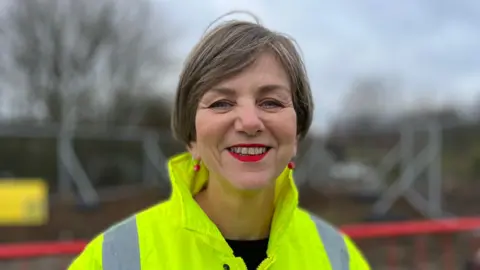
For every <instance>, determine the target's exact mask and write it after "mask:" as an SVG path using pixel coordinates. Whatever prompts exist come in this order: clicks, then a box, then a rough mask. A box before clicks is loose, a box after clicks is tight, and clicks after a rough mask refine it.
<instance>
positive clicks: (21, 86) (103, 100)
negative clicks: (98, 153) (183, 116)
mask: <svg viewBox="0 0 480 270" xmlns="http://www.w3.org/2000/svg"><path fill="white" fill-rule="evenodd" d="M153 10H155V9H154V8H153V6H152V3H151V2H150V1H148V0H135V1H129V0H81V1H78V0H16V1H12V5H11V6H10V8H9V9H8V10H7V13H6V14H5V16H4V18H3V22H2V24H1V25H0V35H1V37H0V40H1V41H0V43H1V44H0V50H1V51H2V54H1V55H2V57H3V58H5V61H2V63H1V64H0V65H1V66H0V76H1V77H3V78H2V80H3V82H4V83H3V85H2V86H1V87H2V88H3V89H1V90H0V91H3V92H6V91H10V92H13V93H14V94H15V95H17V96H22V99H23V100H25V98H27V99H28V103H29V104H31V105H32V104H35V106H30V107H29V108H28V109H29V110H30V111H29V114H30V115H32V114H36V115H39V114H40V113H41V111H42V109H43V115H44V118H45V119H47V120H50V121H54V122H60V123H63V124H67V123H69V124H72V123H76V122H78V121H85V120H86V121H89V122H90V121H96V122H98V121H102V120H107V121H113V122H118V120H119V119H122V121H121V122H135V123H137V122H139V121H141V119H142V118H143V117H144V112H145V111H144V109H142V107H143V106H141V101H144V100H151V98H152V97H157V98H159V99H160V97H161V95H159V94H160V93H159V91H158V89H157V87H158V82H159V79H160V78H161V76H162V74H163V73H164V71H165V69H166V68H167V67H168V64H169V58H168V53H167V52H166V47H167V43H168V40H169V38H170V36H169V35H168V31H167V27H166V26H165V23H164V21H163V20H162V18H159V16H153V15H154V14H153V13H152V11H153ZM155 15H158V14H155ZM4 79H5V80H4ZM2 80H0V81H2ZM5 82H6V83H5ZM125 100H127V101H128V102H125ZM31 108H35V110H34V111H32V110H31ZM166 112H168V111H167V110H166ZM120 115H121V117H117V116H120ZM126 115H127V116H128V117H125V116H126Z"/></svg>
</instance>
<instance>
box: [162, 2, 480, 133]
mask: <svg viewBox="0 0 480 270" xmlns="http://www.w3.org/2000/svg"><path fill="white" fill-rule="evenodd" d="M156 1H158V3H159V7H161V8H162V9H164V10H166V11H167V13H168V16H169V18H170V19H171V20H172V21H173V22H174V23H175V24H177V25H181V28H182V31H181V32H182V33H181V38H180V39H179V44H178V46H176V51H175V54H176V56H177V57H178V58H179V59H181V60H182V61H183V60H184V59H185V56H186V54H187V53H188V51H189V50H190V49H191V48H192V46H193V45H194V44H195V42H196V41H198V39H199V38H200V36H201V35H202V33H203V31H204V30H205V28H206V27H207V26H208V24H209V23H210V22H211V21H212V20H214V19H215V18H217V17H218V16H220V15H222V14H224V13H226V12H228V11H231V10H234V9H243V10H249V11H251V12H253V13H255V14H256V15H258V16H259V17H260V18H261V20H262V21H263V23H264V24H265V25H266V26H267V27H270V28H272V29H274V30H277V31H281V32H285V33H287V34H289V35H291V36H293V37H294V38H295V39H296V40H297V41H298V43H299V45H300V47H301V48H302V50H303V54H304V57H305V62H306V65H307V69H308V72H309V76H310V79H311V83H312V86H313V91H314V97H315V102H316V113H315V119H314V122H315V126H316V127H317V128H318V127H322V126H324V124H325V123H326V122H327V121H328V120H329V119H330V118H331V117H332V116H334V115H335V114H337V112H338V111H339V110H340V109H341V100H342V96H344V95H345V93H346V92H347V91H348V90H349V88H351V85H352V82H353V81H354V80H355V79H357V78H359V77H363V76H369V75H372V74H374V75H377V74H378V75H381V76H385V77H389V78H394V79H395V80H399V81H401V82H402V85H403V86H402V92H403V94H404V96H406V97H410V101H404V103H405V106H411V103H412V102H411V100H412V99H413V100H415V99H417V100H418V99H425V98H426V97H430V99H432V100H433V101H432V102H434V103H444V102H463V103H468V102H471V101H472V100H473V98H474V97H475V96H476V97H478V96H479V94H478V93H480V53H479V51H480V1H478V0H462V1H450V0H421V1H419V0H403V1H384V0H362V1H357V0H302V1H298V2H297V3H295V2H294V1H278V0H276V1H273V0H228V1H226V0H202V1H196V0H178V1H173V0H156ZM176 72H178V70H176ZM172 79H173V81H174V80H175V79H176V78H175V76H173V77H172ZM173 81H172V84H174V82H173ZM407 100H408V99H407Z"/></svg>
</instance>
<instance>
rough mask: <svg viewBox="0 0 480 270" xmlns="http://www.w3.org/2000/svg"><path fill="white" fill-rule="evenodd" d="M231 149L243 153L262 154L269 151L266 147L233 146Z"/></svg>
mask: <svg viewBox="0 0 480 270" xmlns="http://www.w3.org/2000/svg"><path fill="white" fill-rule="evenodd" d="M229 150H230V151H231V152H234V153H237V154H241V155H261V154H263V153H265V152H267V148H266V147H232V148H230V149H229Z"/></svg>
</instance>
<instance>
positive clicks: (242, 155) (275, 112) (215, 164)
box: [190, 52, 297, 190]
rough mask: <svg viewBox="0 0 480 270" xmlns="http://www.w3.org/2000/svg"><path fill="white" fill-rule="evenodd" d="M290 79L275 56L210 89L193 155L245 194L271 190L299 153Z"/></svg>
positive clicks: (197, 124)
mask: <svg viewBox="0 0 480 270" xmlns="http://www.w3.org/2000/svg"><path fill="white" fill-rule="evenodd" d="M290 85H291V84H290V81H289V77H288V76H287V74H286V72H285V70H284V68H283V66H282V65H281V64H280V62H278V61H277V59H276V58H275V56H274V55H273V54H271V53H266V52H265V53H262V54H260V55H259V56H258V57H257V59H256V61H255V62H254V64H253V65H251V66H250V67H248V68H246V69H245V70H244V71H243V72H241V73H240V74H238V75H237V76H235V77H233V78H230V79H228V80H225V81H223V82H221V83H219V84H218V85H216V86H214V87H213V88H211V89H209V90H208V91H207V92H206V93H205V95H204V96H203V97H202V98H201V100H200V103H199V105H198V109H197V113H196V117H195V128H196V140H195V142H193V143H191V145H190V151H191V153H192V155H193V156H194V157H195V158H197V159H201V160H202V162H203V163H204V164H205V166H207V168H208V169H209V172H210V181H226V182H228V183H230V184H231V185H232V186H233V187H235V188H237V189H241V190H258V189H262V188H265V187H267V186H269V185H270V184H272V183H273V181H275V179H276V178H277V177H278V176H279V175H280V173H281V172H282V171H283V170H284V168H285V167H286V165H287V164H288V162H289V161H290V160H291V159H292V157H293V156H294V155H295V154H296V149H297V115H296V113H295V109H294V106H293V101H292V90H291V87H290Z"/></svg>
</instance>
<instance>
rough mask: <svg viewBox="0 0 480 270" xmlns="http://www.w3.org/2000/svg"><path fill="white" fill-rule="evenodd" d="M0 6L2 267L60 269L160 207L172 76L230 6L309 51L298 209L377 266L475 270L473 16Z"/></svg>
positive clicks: (477, 115) (478, 85)
mask: <svg viewBox="0 0 480 270" xmlns="http://www.w3.org/2000/svg"><path fill="white" fill-rule="evenodd" d="M0 7H1V9H0V10H1V12H0V20H1V23H0V58H1V61H0V197H2V199H0V268H1V269H7V270H10V269H65V267H66V265H68V262H69V261H70V260H71V259H72V258H73V256H74V254H75V253H76V252H78V245H81V243H82V242H71V241H85V240H88V239H91V238H92V237H94V236H95V235H96V234H97V233H99V232H101V231H102V230H103V229H105V228H107V227H109V226H110V225H112V223H114V222H116V221H119V220H121V219H122V218H124V217H126V216H128V215H130V214H132V213H134V212H136V211H138V210H141V209H143V208H145V207H147V206H150V205H152V204H154V203H156V202H158V201H160V200H162V199H165V198H167V197H168V196H169V192H170V184H169V180H168V179H167V173H166V170H165V162H166V159H167V158H168V157H169V156H171V155H173V154H175V153H178V152H181V151H183V150H184V147H183V146H182V145H181V144H179V143H177V142H175V141H174V140H173V139H172V137H171V134H170V111H171V106H172V105H171V104H172V101H173V95H174V91H175V86H176V82H177V78H178V75H179V72H180V70H181V67H182V63H183V61H184V59H185V58H186V56H187V54H188V53H189V50H190V49H191V48H192V47H193V46H194V44H195V43H196V42H197V41H198V40H199V39H200V37H201V36H202V34H203V33H204V31H205V30H206V29H207V27H208V26H209V24H210V23H211V22H212V21H213V20H214V19H216V18H217V17H219V16H220V15H222V14H224V13H226V12H228V11H231V10H235V9H241V10H248V11H250V12H253V13H254V14H256V15H257V16H259V17H260V19H261V20H262V23H263V24H264V25H266V26H267V27H269V28H272V29H274V30H277V31H280V32H284V33H287V34H289V35H291V36H293V37H294V38H295V39H296V40H297V42H298V43H299V46H300V47H301V49H302V53H303V55H304V59H305V63H306V66H307V70H308V72H309V76H310V80H311V84H312V89H313V94H314V99H315V106H316V111H315V117H314V123H313V128H312V130H311V132H310V134H309V136H308V137H307V138H306V139H305V141H303V142H302V145H301V147H300V150H301V151H300V154H299V156H298V157H297V160H296V163H297V169H296V172H295V174H296V180H297V183H298V186H299V189H300V194H301V204H302V206H303V207H305V208H307V209H309V210H310V211H312V212H314V213H317V214H318V215H320V216H322V217H324V218H325V219H327V220H328V221H330V222H332V223H334V224H336V225H338V226H341V227H342V228H344V229H345V232H346V233H347V234H348V233H351V235H352V237H353V238H354V239H355V240H356V242H357V243H358V245H359V247H360V248H361V249H362V251H363V252H364V253H365V254H366V256H367V258H368V259H369V260H370V261H371V263H372V265H373V269H468V268H464V267H466V265H467V264H468V263H471V264H472V263H473V262H472V261H471V259H472V258H473V255H474V253H475V251H476V250H477V247H479V246H478V245H477V242H478V241H477V238H478V236H479V235H480V234H478V232H477V229H480V218H478V219H477V218H476V217H475V216H476V215H478V214H479V213H480V54H478V48H479V47H480V36H479V34H478V33H479V32H480V21H479V19H478V18H480V2H478V1H473V0H471V1H470V0H465V1H460V2H452V1H443V0H435V1H430V0H429V1H414V0H405V1H400V2H389V1H375V0H367V1H353V0H341V1H333V0H322V1H313V0H304V1H301V2H298V3H294V2H292V1H271V0H263V1H253V0H244V1H223V0H206V1H193V0H182V1H170V0H136V1H130V0H81V1H79V0H15V1H14V0H1V1H0ZM235 17H236V18H245V19H249V20H251V18H249V17H248V16H246V15H236V16H235ZM445 218H447V219H448V221H442V220H443V219H445ZM375 226H381V227H375ZM39 243H42V244H41V245H40V244H39ZM69 243H70V244H71V245H69ZM72 243H77V244H78V245H77V244H72ZM49 250H50V251H51V252H48V251H49ZM52 250H53V251H52ZM65 254H67V255H65ZM441 267H444V268H441ZM472 269H473V268H472Z"/></svg>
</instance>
